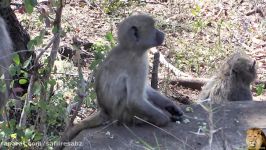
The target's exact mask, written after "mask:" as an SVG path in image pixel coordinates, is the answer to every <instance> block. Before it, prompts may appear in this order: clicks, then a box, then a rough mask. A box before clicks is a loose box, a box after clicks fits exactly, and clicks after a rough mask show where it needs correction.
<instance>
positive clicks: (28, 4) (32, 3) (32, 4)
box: [23, 0, 37, 13]
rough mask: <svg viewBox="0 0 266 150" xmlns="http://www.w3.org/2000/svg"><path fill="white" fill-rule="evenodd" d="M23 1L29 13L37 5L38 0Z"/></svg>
mask: <svg viewBox="0 0 266 150" xmlns="http://www.w3.org/2000/svg"><path fill="white" fill-rule="evenodd" d="M23 2H24V5H25V8H26V12H27V13H32V12H33V8H34V7H35V6H36V5H37V0H23Z"/></svg>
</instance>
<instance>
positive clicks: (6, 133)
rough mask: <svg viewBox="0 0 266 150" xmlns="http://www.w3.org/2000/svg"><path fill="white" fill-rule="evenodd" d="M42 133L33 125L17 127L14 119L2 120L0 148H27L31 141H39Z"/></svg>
mask: <svg viewBox="0 0 266 150" xmlns="http://www.w3.org/2000/svg"><path fill="white" fill-rule="evenodd" d="M41 138H42V134H41V133H39V132H38V131H36V130H34V129H33V127H29V128H19V127H17V126H16V121H15V120H14V119H12V120H10V121H9V122H4V123H3V124H2V127H1V129H0V142H1V145H2V146H3V147H1V149H14V148H15V147H16V148H18V149H28V148H29V147H30V146H31V143H32V142H36V141H39V140H40V139H41Z"/></svg>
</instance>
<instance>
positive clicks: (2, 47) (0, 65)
mask: <svg viewBox="0 0 266 150" xmlns="http://www.w3.org/2000/svg"><path fill="white" fill-rule="evenodd" d="M11 52H12V42H11V39H10V36H9V34H8V32H7V29H6V24H5V21H4V20H3V19H2V18H1V17H0V54H1V55H0V77H1V79H0V110H1V109H2V108H3V107H4V106H5V104H6V102H7V99H8V95H9V85H10V79H11V77H10V74H9V71H8V67H9V65H10V64H11V56H10V54H11Z"/></svg>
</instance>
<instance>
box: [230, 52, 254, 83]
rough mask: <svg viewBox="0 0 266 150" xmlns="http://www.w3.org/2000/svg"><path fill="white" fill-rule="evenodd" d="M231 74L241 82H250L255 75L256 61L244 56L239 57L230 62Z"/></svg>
mask: <svg viewBox="0 0 266 150" xmlns="http://www.w3.org/2000/svg"><path fill="white" fill-rule="evenodd" d="M232 74H233V76H234V77H235V78H237V79H238V80H241V81H242V82H243V83H246V84H250V83H251V82H253V81H254V80H255V78H256V76H257V72H256V61H255V60H251V59H249V58H246V57H239V58H237V59H236V60H235V62H234V63H233V64H232Z"/></svg>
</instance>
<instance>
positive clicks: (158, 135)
mask: <svg viewBox="0 0 266 150" xmlns="http://www.w3.org/2000/svg"><path fill="white" fill-rule="evenodd" d="M204 105H205V106H209V105H207V104H204ZM265 107H266V103H265V102H236V103H228V104H226V105H224V106H221V105H214V106H213V108H215V111H213V114H212V115H213V119H210V118H211V116H210V113H208V112H207V111H206V110H205V109H204V108H203V107H202V106H200V105H193V106H190V109H189V110H190V111H185V118H184V120H186V121H183V122H178V123H171V124H169V125H168V126H166V127H164V128H159V127H155V126H152V125H148V124H146V125H143V126H134V127H132V126H126V125H120V126H118V125H115V124H111V125H107V126H105V127H99V128H94V129H87V130H83V131H82V132H81V133H80V134H79V135H78V136H77V137H76V138H75V139H73V140H72V142H75V141H76V142H77V143H79V144H81V145H82V146H81V145H79V146H76V147H75V148H76V149H83V150H107V149H114V150H124V149H131V150H141V149H165V150H166V149H168V150H206V149H212V150H224V149H227V150H240V149H246V142H245V139H246V130H247V129H249V128H251V127H258V128H261V129H263V130H264V132H265V131H266V121H265V120H266V116H265V114H266V109H265ZM183 109H184V110H188V109H187V106H186V107H183ZM210 120H212V121H210ZM209 125H211V126H212V128H210V126H209ZM208 129H210V130H208ZM210 133H213V134H212V135H211V134H210ZM210 139H212V140H211V142H210ZM209 143H212V147H211V148H210V147H209V146H210V144H209ZM73 148H74V147H66V148H65V149H67V150H68V149H73Z"/></svg>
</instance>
